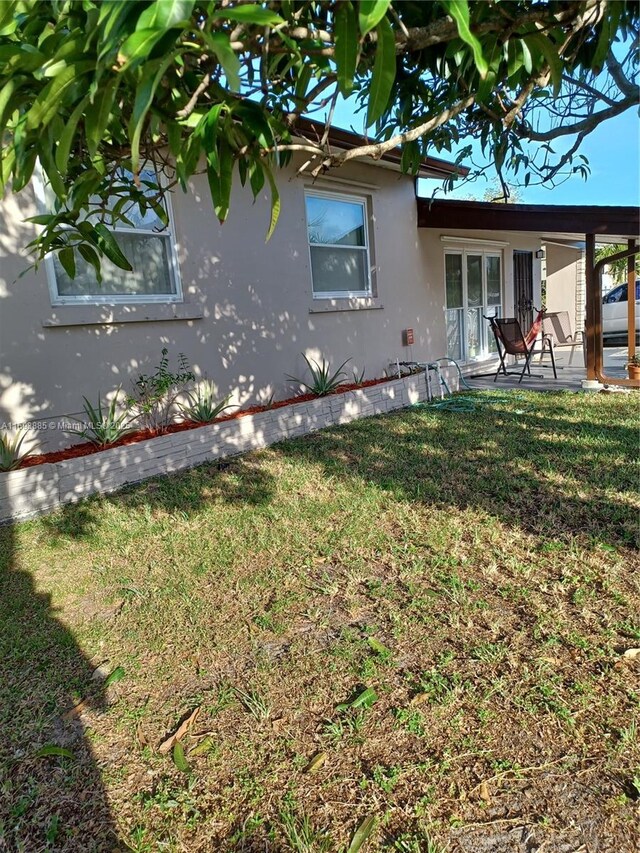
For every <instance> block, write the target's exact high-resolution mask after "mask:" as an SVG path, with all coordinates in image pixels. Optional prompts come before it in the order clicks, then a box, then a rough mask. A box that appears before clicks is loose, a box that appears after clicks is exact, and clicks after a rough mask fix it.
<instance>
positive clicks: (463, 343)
mask: <svg viewBox="0 0 640 853" xmlns="http://www.w3.org/2000/svg"><path fill="white" fill-rule="evenodd" d="M444 255H445V261H444V278H445V282H444V284H445V303H446V298H447V261H446V257H447V255H455V256H458V257H460V258H461V268H462V305H461V306H456V307H453V308H449V306H448V305H446V304H445V316H447V312H449V311H457V312H460V313H461V324H460V349H461V358H460V361H461V362H462V363H463V364H474V363H476V362H480V361H486V360H487V359H489V358H492V357H493V356H495V355H496V351H495V348H491V343H492V339H491V330H490V327H489V324H488V323H486V322H481V323H480V338H481V341H480V344H481V345H480V353H479V355H477V356H469V342H468V312H469V311H470V310H477V309H478V308H480V309H481V311H482V313H483V314H485V315H486V314H488V312H489V311H490V310H492V309H494V316H500V314H501V312H502V306H503V304H504V253H503V252H502V250H501V249H495V248H491V249H485V248H483V247H481V246H478V247H477V248H476V247H473V246H468V247H460V248H453V247H451V248H446V249H445V251H444ZM469 256H471V257H480V258H482V304H481V305H480V306H471V307H470V306H469V291H468V265H467V258H468V257H469ZM489 257H493V258H498V260H499V262H500V303H499V304H494V305H489V302H488V292H487V258H489ZM495 309H497V310H495ZM459 316H460V314H459Z"/></svg>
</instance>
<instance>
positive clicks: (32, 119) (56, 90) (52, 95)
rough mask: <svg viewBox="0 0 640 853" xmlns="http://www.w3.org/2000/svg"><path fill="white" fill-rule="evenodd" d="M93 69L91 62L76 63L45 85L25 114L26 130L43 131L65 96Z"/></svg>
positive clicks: (58, 109) (56, 113)
mask: <svg viewBox="0 0 640 853" xmlns="http://www.w3.org/2000/svg"><path fill="white" fill-rule="evenodd" d="M94 68H95V64H94V63H93V62H87V61H83V62H76V63H75V64H74V65H70V66H69V67H68V68H65V70H64V71H62V72H61V73H60V74H58V76H57V77H54V78H53V80H52V81H51V82H50V83H47V85H46V86H45V87H44V89H42V91H41V92H40V94H39V95H38V97H37V98H36V99H35V101H34V102H33V106H32V107H31V109H30V110H29V112H28V113H27V129H28V130H35V129H36V128H37V129H38V130H42V129H44V128H45V127H46V126H47V125H48V124H49V122H50V121H52V120H53V118H55V116H56V115H58V113H59V112H60V107H61V106H62V105H63V104H64V99H65V96H66V95H68V94H69V92H70V91H71V90H72V89H73V87H74V86H76V84H77V83H79V82H80V78H81V77H82V76H83V75H84V74H86V73H87V72H89V71H91V70H93V69H94Z"/></svg>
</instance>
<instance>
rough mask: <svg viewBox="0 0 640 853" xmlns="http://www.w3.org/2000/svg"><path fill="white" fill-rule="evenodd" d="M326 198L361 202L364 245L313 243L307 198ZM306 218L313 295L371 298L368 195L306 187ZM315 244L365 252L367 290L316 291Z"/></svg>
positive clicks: (335, 297)
mask: <svg viewBox="0 0 640 853" xmlns="http://www.w3.org/2000/svg"><path fill="white" fill-rule="evenodd" d="M309 197H313V198H326V199H330V200H331V201H338V202H340V201H343V202H348V203H350V204H359V205H360V207H361V208H362V225H363V231H364V246H345V245H343V244H340V243H312V242H311V240H310V239H309V220H308V217H307V198H309ZM304 220H305V234H306V239H307V250H308V253H309V274H310V276H311V295H312V298H313V299H314V300H316V299H371V298H373V296H374V293H373V282H372V280H371V241H370V239H369V228H370V222H369V200H368V198H367V196H361V195H352V194H347V193H341V192H330V191H327V190H316V189H305V191H304ZM314 246H320V247H321V248H324V249H338V250H339V251H340V250H342V249H346V250H353V249H358V250H360V251H362V252H363V253H364V257H365V271H366V275H367V289H366V290H323V291H321V292H316V291H315V289H314V286H313V262H312V258H311V249H312V247H314Z"/></svg>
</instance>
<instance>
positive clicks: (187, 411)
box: [180, 382, 231, 424]
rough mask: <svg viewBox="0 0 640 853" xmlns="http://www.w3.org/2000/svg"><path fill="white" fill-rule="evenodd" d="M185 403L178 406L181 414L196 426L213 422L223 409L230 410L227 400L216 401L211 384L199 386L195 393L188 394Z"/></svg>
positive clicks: (206, 383)
mask: <svg viewBox="0 0 640 853" xmlns="http://www.w3.org/2000/svg"><path fill="white" fill-rule="evenodd" d="M186 396H187V401H188V402H187V403H182V404H181V405H180V412H181V414H182V415H183V416H184V417H185V418H186V419H187V420H189V421H193V422H194V423H196V424H208V423H211V421H213V420H215V419H216V418H217V417H218V415H219V414H220V413H221V412H224V410H225V409H230V408H231V406H230V405H229V398H230V396H231V395H229V396H227V397H225V398H224V399H223V400H216V387H215V385H214V384H213V383H212V382H205V383H204V384H203V385H199V386H198V389H197V390H196V392H195V393H188V394H187V395H186Z"/></svg>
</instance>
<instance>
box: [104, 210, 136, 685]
mask: <svg viewBox="0 0 640 853" xmlns="http://www.w3.org/2000/svg"><path fill="white" fill-rule="evenodd" d="M94 228H95V231H96V234H97V235H98V245H99V247H100V249H102V251H103V252H104V253H105V255H106V256H107V257H108V258H109V260H110V261H111V263H113V264H115V265H116V266H117V267H120V269H121V270H128V271H129V272H131V271H132V270H133V267H132V266H131V264H130V263H129V261H128V260H127V259H126V257H125V256H124V255H123V254H122V250H121V248H120V246H118V244H117V243H116V238H115V237H114V236H113V234H112V233H111V231H109V229H108V228H107V226H106V225H105V224H104V222H97V223H96V224H95V225H94ZM118 669H122V667H118ZM117 671H118V670H114V671H113V672H112V673H111V675H110V676H109V678H112V676H114V675H115V673H116V672H117ZM122 675H124V670H122ZM122 675H121V676H120V677H119V678H118V679H117V680H118V681H119V680H120V678H122ZM109 678H108V679H107V682H108V683H109V684H112V683H113V681H109Z"/></svg>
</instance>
